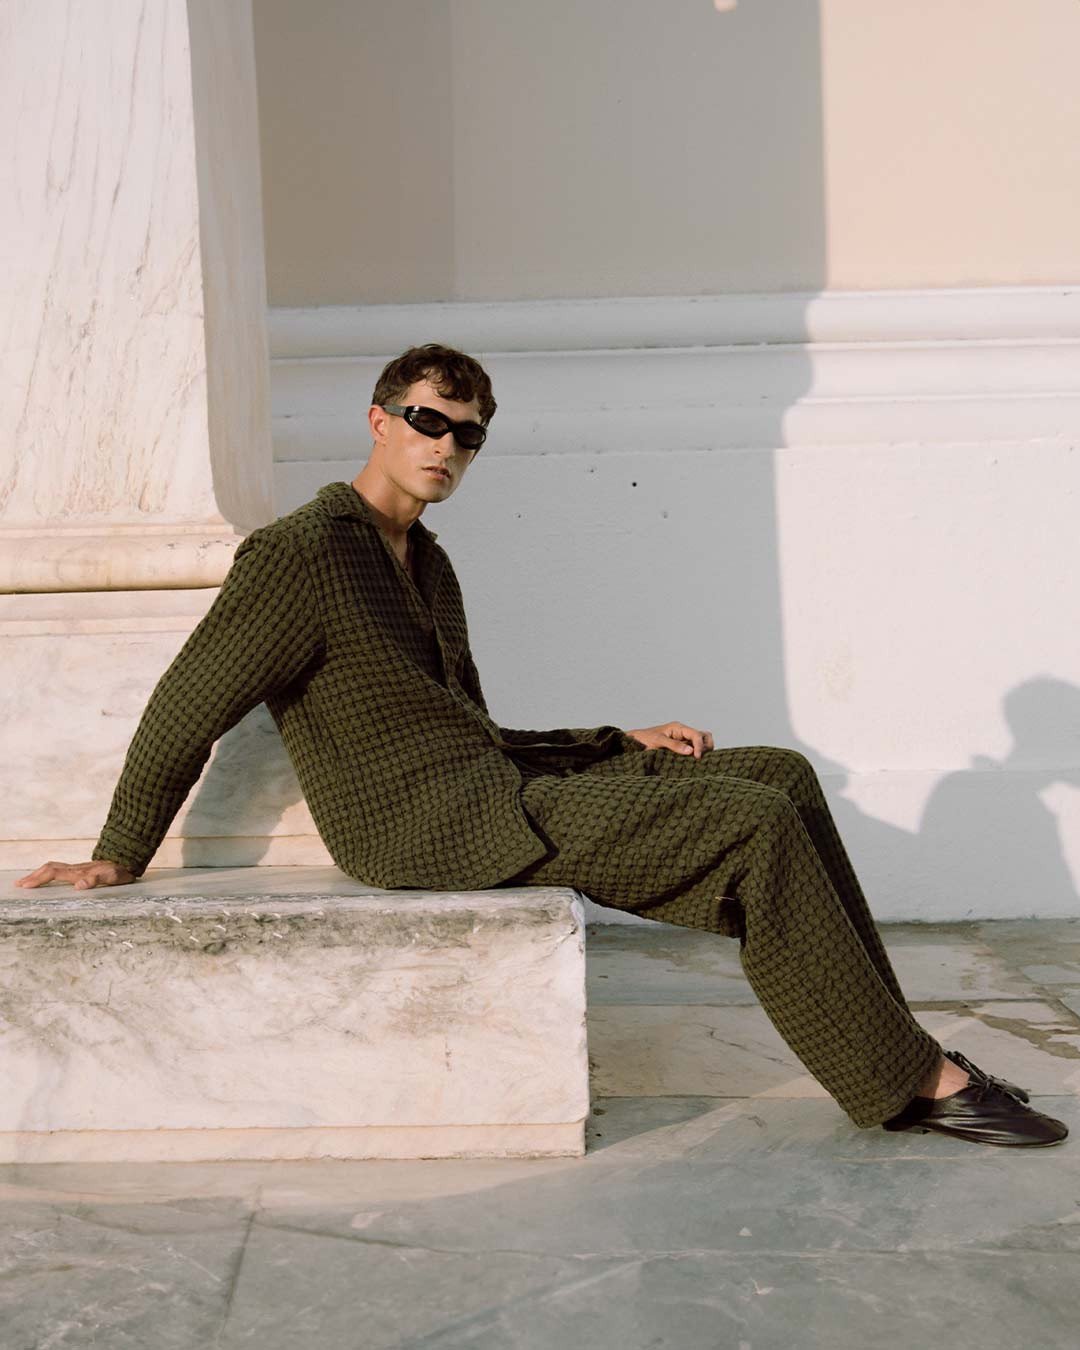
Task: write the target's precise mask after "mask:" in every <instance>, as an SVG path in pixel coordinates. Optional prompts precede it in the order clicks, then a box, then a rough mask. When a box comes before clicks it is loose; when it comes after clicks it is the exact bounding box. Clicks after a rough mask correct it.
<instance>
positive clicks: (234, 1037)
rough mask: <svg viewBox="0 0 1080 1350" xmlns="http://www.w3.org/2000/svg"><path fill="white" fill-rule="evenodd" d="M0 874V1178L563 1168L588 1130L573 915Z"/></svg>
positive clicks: (563, 893) (521, 902)
mask: <svg viewBox="0 0 1080 1350" xmlns="http://www.w3.org/2000/svg"><path fill="white" fill-rule="evenodd" d="M17 875H18V874H16V873H6V874H0V967H2V976H0V980H2V985H0V987H2V988H3V990H4V993H3V995H2V998H3V1007H2V1020H0V1074H2V1076H3V1079H4V1081H5V1087H6V1090H5V1094H4V1099H3V1101H2V1102H0V1159H2V1160H3V1161H8V1162H10V1161H29V1160H34V1161H66V1160H78V1159H83V1160H90V1159H93V1160H99V1161H104V1160H109V1161H120V1160H127V1159H132V1160H134V1159H140V1160H147V1159H169V1160H175V1161H181V1160H212V1159H227V1158H245V1159H267V1158H269V1159H275V1158H310V1157H342V1158H365V1157H366V1158H371V1157H393V1158H403V1157H502V1156H565V1155H567V1154H580V1153H582V1152H583V1151H584V1121H585V1117H586V1116H587V1114H588V1110H589V1096H588V1059H587V1054H586V1042H585V951H584V917H583V906H582V900H581V897H580V896H579V895H578V893H577V892H576V891H573V890H569V889H550V888H542V887H524V888H520V889H509V888H497V889H494V890H488V891H471V892H461V893H455V894H441V893H434V892H424V891H379V890H377V889H374V888H371V887H367V886H364V885H362V884H360V883H358V882H355V881H352V880H351V879H349V878H348V877H346V876H344V874H342V873H341V872H339V871H338V870H337V869H336V868H333V867H311V868H295V867H279V868H267V867H260V868H228V869H225V868H214V869H199V870H194V869H190V870H165V869H152V870H151V871H149V872H148V873H147V874H146V877H145V878H144V879H143V880H142V881H140V882H138V883H136V884H135V885H133V886H130V887H115V888H109V889H108V890H100V891H90V892H86V891H82V892H76V891H73V890H72V889H70V888H69V887H60V886H52V887H49V888H48V889H46V890H37V891H25V890H21V889H18V888H16V887H15V886H14V885H13V884H12V883H13V882H14V880H15V878H16V876H17Z"/></svg>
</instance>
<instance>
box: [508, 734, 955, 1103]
mask: <svg viewBox="0 0 1080 1350" xmlns="http://www.w3.org/2000/svg"><path fill="white" fill-rule="evenodd" d="M522 805H523V806H524V809H525V811H526V813H527V814H528V816H529V818H530V820H531V822H532V824H533V826H534V828H536V829H537V831H538V832H539V833H540V835H541V837H542V838H544V839H545V840H546V842H547V844H548V846H549V852H548V855H547V856H546V857H545V858H543V859H541V860H540V861H539V862H537V863H534V864H533V865H532V866H530V867H529V868H527V869H526V870H525V871H524V872H523V873H521V874H519V875H518V876H516V877H514V878H513V879H512V881H509V882H506V883H504V884H506V885H536V886H541V885H542V886H573V887H575V888H576V889H578V890H580V891H583V892H584V893H585V894H586V895H587V896H589V898H590V899H591V900H594V901H595V902H596V903H597V904H600V905H606V906H609V907H611V908H614V909H621V910H627V911H629V912H631V913H633V914H639V915H642V916H643V917H645V918H648V919H657V920H661V921H663V922H665V923H673V924H681V925H683V926H685V927H688V928H703V929H707V930H709V931H710V932H714V933H721V934H724V935H726V936H729V937H735V938H738V939H739V943H740V956H741V960H742V966H743V969H744V971H745V972H746V976H747V979H748V980H749V982H750V985H751V987H752V988H753V990H754V993H755V994H756V995H757V997H758V1000H759V1001H760V1003H761V1006H762V1007H763V1008H764V1009H765V1012H766V1013H767V1015H768V1017H769V1019H770V1020H771V1021H772V1023H773V1025H774V1026H775V1027H776V1029H777V1031H779V1033H780V1035H781V1036H782V1037H783V1038H784V1040H785V1041H786V1042H787V1044H788V1045H789V1046H790V1047H791V1049H792V1050H793V1051H794V1053H795V1054H796V1055H797V1056H798V1057H799V1059H800V1060H801V1061H802V1062H803V1064H804V1065H805V1066H806V1068H807V1069H808V1070H809V1071H810V1073H811V1074H813V1076H814V1077H815V1078H816V1079H817V1080H818V1082H819V1083H821V1084H822V1086H823V1087H824V1088H825V1089H826V1090H827V1091H828V1092H829V1093H830V1094H831V1095H832V1096H833V1097H834V1098H835V1099H836V1101H837V1102H838V1103H839V1104H840V1106H841V1107H842V1108H843V1110H845V1111H846V1112H847V1113H848V1115H849V1116H850V1117H851V1119H852V1120H853V1121H854V1122H855V1124H856V1125H860V1126H870V1125H878V1124H880V1123H881V1122H882V1121H884V1120H887V1119H888V1118H889V1117H890V1116H892V1115H895V1114H896V1113H897V1112H898V1111H900V1110H901V1109H902V1108H903V1107H904V1106H905V1105H906V1104H907V1103H908V1102H909V1101H910V1100H911V1098H912V1097H913V1096H914V1095H915V1092H916V1089H917V1088H918V1085H919V1083H920V1082H921V1081H922V1079H923V1078H924V1077H925V1076H926V1074H927V1073H928V1072H929V1071H930V1069H931V1068H932V1067H933V1066H934V1064H935V1063H936V1062H937V1061H938V1058H939V1057H940V1055H941V1047H940V1046H939V1045H938V1043H937V1042H936V1041H935V1040H934V1038H933V1037H932V1036H931V1035H930V1034H929V1032H927V1031H926V1030H925V1029H924V1028H923V1027H921V1026H920V1025H919V1024H918V1023H917V1022H916V1021H915V1019H914V1018H913V1017H912V1015H911V1012H910V1011H909V1009H908V1006H907V1003H906V1002H905V1000H904V996H903V994H902V992H901V990H900V986H899V984H898V983H897V979H896V975H895V974H894V972H893V969H892V966H891V965H890V963H889V958H888V956H887V955H886V953H885V948H884V946H883V944H882V941H881V937H880V935H879V933H878V931H877V928H876V927H875V924H874V920H873V918H872V917H871V914H870V909H869V906H868V905H867V903H866V897H865V896H864V895H863V892H862V888H861V887H860V885H859V882H858V879H857V877H856V875H855V871H854V869H853V867H852V865H851V862H850V860H849V858H848V855H847V852H846V851H845V849H844V846H843V844H842V842H841V840H840V836H839V834H838V832H837V829H836V825H835V823H834V821H833V818H832V814H831V812H830V811H829V808H828V805H827V804H826V801H825V797H824V794H823V793H822V790H821V785H820V783H819V782H818V778H817V775H816V773H815V772H814V769H813V767H812V765H811V764H810V762H809V761H808V760H807V759H806V758H805V757H804V756H803V755H801V754H799V753H798V752H796V751H792V750H782V749H777V748H774V747H770V746H744V747H738V748H733V749H716V750H707V751H705V752H703V754H702V757H701V758H700V759H694V758H693V756H691V755H677V754H674V753H673V752H672V751H670V750H646V751H642V752H640V753H639V752H634V751H632V752H630V753H628V754H623V755H618V756H616V757H614V758H612V759H609V760H604V761H602V762H601V763H599V764H595V765H591V766H589V767H587V768H585V769H582V770H581V771H578V772H573V773H570V774H567V775H566V776H556V775H551V774H539V775H536V776H529V777H526V780H525V782H524V785H523V788H522Z"/></svg>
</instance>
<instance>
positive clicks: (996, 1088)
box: [949, 1050, 1023, 1106]
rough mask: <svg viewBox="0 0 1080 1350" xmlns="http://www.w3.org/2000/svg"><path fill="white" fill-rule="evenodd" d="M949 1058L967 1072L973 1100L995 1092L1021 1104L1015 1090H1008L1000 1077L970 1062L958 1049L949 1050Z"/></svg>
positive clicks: (981, 1098)
mask: <svg viewBox="0 0 1080 1350" xmlns="http://www.w3.org/2000/svg"><path fill="white" fill-rule="evenodd" d="M949 1058H950V1059H951V1060H952V1062H953V1063H954V1064H955V1065H956V1066H957V1068H960V1069H964V1070H965V1071H966V1072H967V1075H968V1078H969V1079H970V1080H971V1082H970V1086H971V1087H973V1088H975V1089H976V1096H975V1100H976V1101H977V1102H982V1101H985V1099H986V1097H987V1095H988V1094H989V1093H991V1092H996V1093H1000V1094H1001V1095H1002V1096H1005V1097H1009V1098H1011V1099H1012V1100H1013V1101H1014V1102H1017V1103H1019V1104H1020V1105H1021V1106H1022V1105H1023V1099H1022V1098H1020V1097H1018V1096H1017V1095H1016V1093H1015V1092H1010V1091H1009V1089H1008V1088H1007V1087H1006V1086H1005V1083H1004V1082H1003V1081H1002V1080H1001V1079H1000V1078H995V1077H994V1076H993V1074H989V1073H987V1072H986V1070H985V1069H980V1068H979V1067H978V1065H977V1064H972V1062H971V1060H970V1059H968V1057H967V1056H966V1055H962V1054H961V1053H960V1052H959V1050H950V1051H949Z"/></svg>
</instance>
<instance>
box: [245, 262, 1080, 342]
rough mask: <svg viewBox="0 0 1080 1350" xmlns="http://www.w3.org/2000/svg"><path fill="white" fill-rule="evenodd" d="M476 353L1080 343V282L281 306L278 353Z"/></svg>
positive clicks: (275, 313) (276, 312) (276, 321)
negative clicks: (449, 347) (434, 347)
mask: <svg viewBox="0 0 1080 1350" xmlns="http://www.w3.org/2000/svg"><path fill="white" fill-rule="evenodd" d="M428 333H430V334H434V335H437V336H436V337H435V338H434V340H438V341H445V342H448V343H453V344H454V345H458V346H461V347H463V348H464V349H466V350H468V351H476V352H541V351H543V352H569V351H597V350H609V351H613V350H622V349H627V348H631V349H637V350H648V349H653V348H673V347H674V348H692V347H727V346H731V347H745V346H755V345H759V344H767V345H770V346H783V345H789V344H790V345H796V346H804V345H806V344H807V343H860V344H861V343H878V342H886V343H899V342H979V341H990V342H995V341H1003V340H1004V341H1011V342H1016V341H1023V340H1035V341H1040V342H1053V341H1068V342H1077V341H1080V281H1077V282H1076V283H1072V284H1068V285H1061V286H1030V287H1015V286H1009V287H967V288H952V289H937V290H902V291H825V292H814V291H798V292H796V291H792V292H778V293H760V294H741V295H735V294H731V295H687V296H645V297H630V298H626V297H618V298H614V299H611V298H607V299H588V300H504V301H468V302H465V301H440V302H434V303H431V304H408V305H368V306H354V305H334V306H321V307H315V308H310V309H271V310H270V314H269V335H270V352H271V356H272V357H273V358H274V359H276V360H289V359H313V358H319V357H331V358H333V357H362V356H371V357H389V356H391V355H393V354H394V353H395V352H398V351H400V350H402V349H403V348H404V347H406V346H408V345H409V344H410V343H411V342H416V341H418V340H422V339H420V338H419V337H418V335H419V334H428Z"/></svg>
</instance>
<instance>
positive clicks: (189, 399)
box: [0, 0, 272, 592]
mask: <svg viewBox="0 0 1080 1350" xmlns="http://www.w3.org/2000/svg"><path fill="white" fill-rule="evenodd" d="M4 29H5V31H4V33H3V41H2V43H0V46H2V51H3V55H2V57H0V60H2V61H3V70H2V71H0V127H2V128H3V135H4V138H5V140H6V145H5V147H4V153H3V154H2V155H0V215H2V217H3V224H2V229H0V233H2V235H3V238H4V240H5V244H4V250H3V253H4V262H3V264H2V266H3V274H2V280H0V314H2V315H3V318H2V319H0V323H2V324H3V330H2V338H0V341H2V345H3V370H4V376H3V381H2V384H0V454H2V455H3V457H4V461H5V462H4V471H3V475H2V479H0V591H5V592H20V591H21V592H26V591H29V592H41V591H61V592H75V591H100V590H132V589H158V588H163V587H181V588H183V587H204V586H213V585H216V584H218V583H219V582H220V581H221V579H222V577H223V576H224V574H225V572H226V571H227V569H228V566H229V562H230V559H231V556H232V551H233V549H234V548H235V546H236V544H237V542H238V541H239V538H240V537H242V535H243V534H244V533H245V532H246V531H248V530H249V529H251V528H252V527H253V526H255V525H257V524H261V523H263V522H264V521H266V520H268V519H270V517H271V515H272V506H271V452H270V436H269V412H268V398H267V383H268V377H267V351H266V331H265V310H266V295H265V279H264V267H263V245H262V216H261V202H260V183H259V160H258V125H257V110H256V102H255V66H254V51H253V40H252V21H251V3H250V0H190V3H187V4H185V0H111V3H109V2H108V0H95V3H94V4H84V3H80V2H79V0H6V3H5V23H4Z"/></svg>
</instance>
